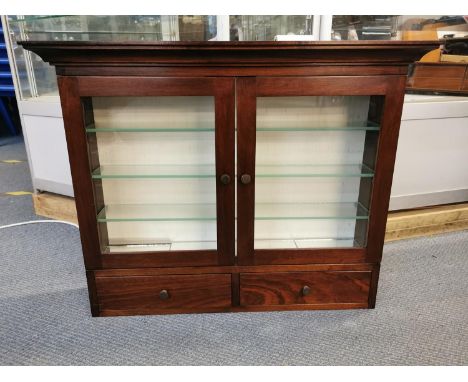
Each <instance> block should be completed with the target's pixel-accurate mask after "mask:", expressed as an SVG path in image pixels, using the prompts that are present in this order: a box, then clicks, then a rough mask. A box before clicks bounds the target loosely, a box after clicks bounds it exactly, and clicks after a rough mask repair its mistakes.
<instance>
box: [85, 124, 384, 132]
mask: <svg viewBox="0 0 468 382" xmlns="http://www.w3.org/2000/svg"><path fill="white" fill-rule="evenodd" d="M379 130H380V126H379V125H378V124H375V123H372V122H369V123H368V124H367V126H335V127H334V126H330V127H325V126H324V127H257V132H285V131H379ZM197 131H201V132H203V131H209V132H213V131H215V129H214V128H212V127H206V128H204V127H197V128H172V127H168V128H160V127H158V128H124V127H119V128H111V127H109V128H96V127H95V126H94V125H88V126H86V132H87V133H185V132H197ZM236 131H237V129H236Z"/></svg>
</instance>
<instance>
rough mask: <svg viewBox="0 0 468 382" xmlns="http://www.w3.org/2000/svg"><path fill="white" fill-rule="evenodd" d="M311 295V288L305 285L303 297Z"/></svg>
mask: <svg viewBox="0 0 468 382" xmlns="http://www.w3.org/2000/svg"><path fill="white" fill-rule="evenodd" d="M309 294H310V286H308V285H304V286H303V287H302V295H303V296H308V295H309Z"/></svg>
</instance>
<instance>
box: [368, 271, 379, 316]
mask: <svg viewBox="0 0 468 382" xmlns="http://www.w3.org/2000/svg"><path fill="white" fill-rule="evenodd" d="M379 274H380V264H377V265H376V266H375V267H374V270H373V271H372V276H371V283H370V290H369V309H374V308H375V301H376V297H377V285H378V283H379Z"/></svg>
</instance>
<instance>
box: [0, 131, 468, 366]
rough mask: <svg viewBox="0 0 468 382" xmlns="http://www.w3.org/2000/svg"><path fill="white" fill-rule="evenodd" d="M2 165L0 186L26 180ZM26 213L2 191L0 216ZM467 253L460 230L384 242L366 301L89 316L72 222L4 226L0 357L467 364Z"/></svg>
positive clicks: (14, 152) (11, 218)
mask: <svg viewBox="0 0 468 382" xmlns="http://www.w3.org/2000/svg"><path fill="white" fill-rule="evenodd" d="M12 142H13V143H12ZM15 142H16V143H15ZM9 143H10V144H9V145H6V146H2V141H0V160H2V159H24V158H25V157H26V154H25V153H24V146H22V144H21V142H18V140H10V141H9ZM12 146H15V147H12ZM6 156H7V157H8V158H7V157H6ZM6 166H13V165H7V164H2V163H1V162H0V187H1V190H9V191H10V190H11V188H15V186H21V188H24V187H25V186H28V185H29V188H31V184H30V181H29V180H28V179H26V178H24V177H25V176H26V175H27V171H24V170H22V169H21V168H20V167H17V170H18V171H17V172H16V173H14V171H13V170H11V168H12V167H10V169H8V170H7V169H6ZM15 166H22V165H15ZM12 174H13V175H14V176H13V175H12ZM12 191H15V190H12ZM1 192H4V191H0V193H1ZM34 218H36V217H35V215H34V214H33V212H32V203H31V197H30V196H21V197H19V196H17V197H9V196H0V226H1V225H4V224H8V223H14V222H18V221H24V220H30V219H34ZM467 256H468V232H466V231H465V232H460V233H453V234H447V235H441V236H437V237H431V238H422V239H414V240H406V241H400V242H394V243H391V244H387V245H385V250H384V261H383V264H382V269H381V281H380V286H379V293H378V296H377V307H376V309H374V310H354V311H311V312H277V313H232V314H199V315H170V316H141V317H115V318H91V316H90V312H89V305H88V297H87V291H86V280H85V277H84V268H83V262H82V258H81V247H80V241H79V235H78V230H77V229H75V228H73V227H71V226H67V225H63V226H62V225H58V224H54V225H52V224H50V225H49V224H35V225H29V226H21V227H15V228H9V229H4V230H0V264H1V265H0V365H83V364H89V365H467V364H468V261H467Z"/></svg>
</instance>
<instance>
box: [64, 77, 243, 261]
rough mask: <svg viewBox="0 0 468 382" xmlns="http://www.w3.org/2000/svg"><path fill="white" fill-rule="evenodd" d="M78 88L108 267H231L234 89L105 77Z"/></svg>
mask: <svg viewBox="0 0 468 382" xmlns="http://www.w3.org/2000/svg"><path fill="white" fill-rule="evenodd" d="M78 87H79V89H78V92H79V94H80V102H81V105H82V110H83V125H84V134H85V137H84V138H85V140H86V147H87V156H88V158H87V159H88V161H87V162H88V163H87V164H86V165H88V166H89V167H88V169H87V170H89V177H90V179H91V182H92V189H93V207H92V208H91V209H89V214H90V215H92V217H91V216H89V220H91V221H92V224H93V225H96V229H97V232H98V236H99V253H100V254H101V256H102V259H103V261H105V262H107V264H108V265H112V264H115V265H116V266H117V264H119V266H128V265H129V264H130V265H132V264H134V265H135V266H140V265H142V264H143V263H144V264H145V266H147V265H148V264H154V265H160V266H174V265H217V264H229V263H232V259H233V255H234V248H233V240H232V238H233V237H234V232H233V227H234V182H233V181H231V179H232V180H233V179H234V138H233V137H234V126H233V124H234V102H233V100H234V98H233V97H234V82H233V80H231V79H214V78H189V79H173V78H172V79H171V78H121V77H120V78H114V79H112V78H104V77H102V78H80V79H79V81H78ZM65 120H66V121H67V120H68V118H65ZM69 139H70V138H69ZM76 166H85V164H84V163H78V164H77V163H76V160H75V163H72V171H77V170H76V168H75V170H74V169H73V168H74V167H76ZM74 178H75V177H74ZM76 186H77V185H76V184H75V188H76ZM78 187H79V186H78ZM75 194H76V195H77V197H79V196H80V193H79V192H76V190H75ZM81 197H82V198H84V197H85V196H83V194H81ZM81 223H82V222H81V221H80V224H81ZM231 231H232V232H231Z"/></svg>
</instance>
